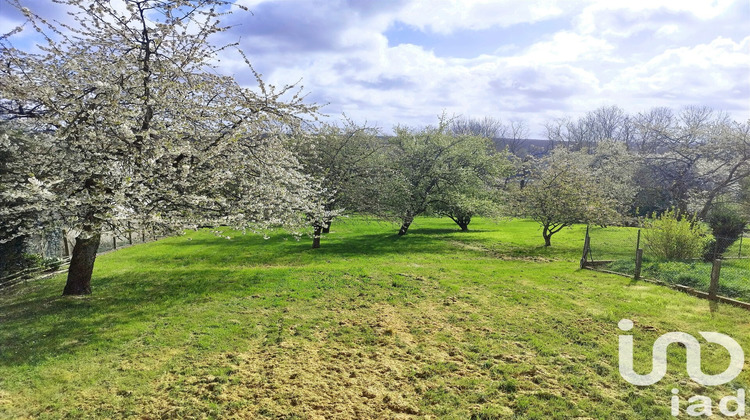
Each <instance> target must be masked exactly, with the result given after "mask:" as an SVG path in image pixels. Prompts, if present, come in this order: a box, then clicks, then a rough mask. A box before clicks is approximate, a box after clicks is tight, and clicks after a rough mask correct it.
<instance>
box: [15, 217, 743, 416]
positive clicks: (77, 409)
mask: <svg viewBox="0 0 750 420" xmlns="http://www.w3.org/2000/svg"><path fill="white" fill-rule="evenodd" d="M470 229H472V230H471V231H470V232H465V233H464V232H460V231H458V230H457V226H456V225H455V224H453V222H451V221H450V220H447V219H445V220H442V219H430V218H419V219H417V220H416V221H415V222H414V224H413V226H412V228H411V230H410V231H409V233H408V234H407V235H406V236H404V237H398V236H397V235H396V234H395V233H396V231H397V227H396V226H395V225H392V224H388V223H383V222H374V221H371V222H367V221H363V220H360V219H357V220H337V221H336V222H335V223H334V225H333V227H332V232H331V233H330V234H329V235H327V236H326V237H325V238H324V239H323V248H321V249H318V250H312V249H310V241H309V240H303V241H299V242H298V241H295V240H294V239H293V238H289V237H287V236H285V235H283V234H281V233H278V232H277V233H276V234H273V235H271V238H270V239H267V240H264V239H263V238H262V237H259V236H242V235H232V234H230V236H232V239H231V240H226V239H222V238H218V237H215V236H214V235H212V234H211V233H210V232H207V231H199V232H190V233H188V234H187V235H185V236H182V237H174V238H167V239H163V240H160V241H158V242H154V243H149V244H144V245H138V246H134V247H131V248H127V249H122V250H120V251H117V252H115V253H111V254H107V255H104V256H101V257H100V258H99V259H98V260H97V263H96V269H95V271H94V279H93V288H94V293H93V294H92V295H91V296H87V297H80V298H73V297H61V296H60V292H61V290H62V287H63V285H64V281H65V278H64V276H57V277H54V278H51V279H47V280H41V281H35V282H30V283H28V284H23V285H19V286H16V287H13V288H12V289H11V290H8V291H4V292H2V293H0V418H76V419H78V418H121V417H134V418H204V417H205V418H253V419H256V418H257V419H318V418H320V419H323V418H330V419H353V418H433V419H435V418H447V419H468V418H474V419H496V418H498V419H500V418H537V419H555V418H559V419H570V418H596V419H658V418H671V417H670V414H669V401H670V397H671V396H672V394H671V392H670V391H671V389H672V388H679V389H680V392H681V393H680V395H681V397H682V407H683V411H684V408H685V406H686V400H687V398H689V397H690V396H692V395H695V394H702V395H708V396H710V397H712V398H713V399H714V401H715V404H717V403H718V399H719V398H720V397H722V396H725V395H729V394H732V393H733V392H734V390H735V389H736V388H740V387H741V388H747V385H748V384H750V373H749V372H750V371H748V370H747V369H746V370H745V372H743V373H742V374H741V375H740V376H739V377H738V378H737V379H735V381H733V382H732V383H730V384H728V385H724V386H720V387H709V388H704V387H701V386H699V385H698V384H696V383H694V382H692V381H691V380H690V378H689V377H688V376H687V374H686V373H685V351H684V349H681V348H679V347H678V346H671V347H673V348H671V350H670V357H669V360H670V366H669V371H668V374H667V376H666V377H665V378H664V379H663V380H662V381H661V382H659V383H658V384H656V385H654V386H650V387H637V386H633V385H630V384H628V383H626V382H625V381H624V380H623V379H622V378H621V377H620V375H619V373H618V353H617V345H618V334H619V333H620V331H619V330H618V329H617V322H618V321H619V320H620V319H622V318H629V319H632V320H634V321H635V323H636V327H635V329H634V330H633V331H631V334H633V335H634V336H635V341H636V367H637V368H638V370H639V372H645V371H647V370H650V367H651V364H650V357H651V351H650V348H651V345H652V344H653V342H654V340H655V339H656V337H658V336H659V335H661V334H663V333H665V332H669V331H683V332H686V333H689V334H693V335H695V336H697V335H698V332H699V331H719V332H723V333H725V334H729V335H731V336H732V337H733V338H735V339H736V340H737V341H738V342H739V343H740V344H741V345H742V346H743V347H744V348H745V349H746V351H747V350H750V313H749V312H747V311H744V310H741V309H737V308H733V307H729V306H724V305H719V306H715V307H713V308H712V307H711V306H710V305H709V303H708V302H707V301H704V300H699V299H696V298H693V297H690V296H688V295H685V294H681V293H679V292H675V291H672V290H670V289H667V288H665V287H660V286H655V285H650V284H643V283H633V282H631V281H630V280H628V279H626V278H622V277H617V276H611V275H605V274H601V273H595V272H591V271H585V270H584V271H579V270H577V268H578V260H579V258H580V250H581V246H582V243H583V234H584V228H583V227H580V226H577V227H575V228H573V229H565V230H563V231H562V232H560V233H559V234H557V235H555V236H554V237H553V238H552V243H553V246H552V247H551V248H545V247H543V246H542V245H543V240H542V237H541V233H540V230H539V227H538V225H537V224H535V223H533V222H529V221H502V222H498V223H495V222H491V221H487V220H476V221H474V222H472V224H471V225H470ZM633 232H634V231H633V230H632V229H624V228H621V229H613V228H608V229H606V230H602V231H601V232H599V233H598V234H599V235H605V236H606V237H607V241H608V243H609V244H618V243H621V244H622V250H621V251H620V250H617V248H618V246H613V247H612V248H613V249H614V250H613V251H610V252H611V253H612V254H615V255H614V256H615V257H616V256H617V254H622V255H623V256H624V255H626V254H628V253H630V252H631V250H630V245H627V244H629V241H630V236H632V234H633ZM726 356H727V354H726V352H725V351H723V350H721V348H715V347H713V346H709V345H705V346H704V348H703V359H702V360H703V368H704V371H706V372H707V373H718V372H720V371H723V370H724V369H725V368H726V366H727V364H728V360H727V359H728V358H727V357H726Z"/></svg>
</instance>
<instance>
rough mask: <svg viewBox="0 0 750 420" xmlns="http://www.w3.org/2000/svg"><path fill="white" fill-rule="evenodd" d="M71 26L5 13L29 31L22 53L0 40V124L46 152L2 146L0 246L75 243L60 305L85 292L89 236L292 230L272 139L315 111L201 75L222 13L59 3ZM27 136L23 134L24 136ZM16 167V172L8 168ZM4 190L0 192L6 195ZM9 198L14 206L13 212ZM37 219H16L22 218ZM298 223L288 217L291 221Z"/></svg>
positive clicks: (304, 197) (289, 162)
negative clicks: (63, 239)
mask: <svg viewBox="0 0 750 420" xmlns="http://www.w3.org/2000/svg"><path fill="white" fill-rule="evenodd" d="M60 3H63V4H64V5H66V6H67V7H68V8H69V9H71V10H73V11H72V12H71V16H72V19H73V22H74V23H70V24H66V23H61V22H51V21H48V20H45V19H44V18H43V17H42V16H40V15H38V14H36V13H34V12H33V11H31V10H29V9H28V8H25V7H23V5H22V4H21V2H20V0H12V1H11V2H10V4H12V5H13V6H15V7H16V8H17V9H18V10H20V11H21V12H22V13H23V15H24V16H25V17H26V19H27V22H26V24H25V26H27V27H31V28H33V29H35V30H36V31H37V35H36V36H37V37H38V39H39V40H41V41H40V42H39V45H38V46H37V48H36V49H35V50H33V51H24V50H22V49H20V48H17V47H15V46H14V39H15V37H16V36H17V35H18V33H19V32H21V28H17V29H16V30H14V31H12V33H10V34H6V35H5V36H3V37H2V38H0V54H1V56H0V59H1V61H2V70H0V112H2V118H3V121H6V122H7V121H9V120H13V121H14V125H15V126H16V127H22V128H23V129H24V130H27V131H29V132H33V133H36V134H40V133H41V134H44V135H45V136H46V140H45V141H44V142H42V143H37V145H36V147H35V148H28V147H23V145H22V144H19V142H14V141H13V138H12V137H8V136H5V137H4V139H3V142H4V144H3V147H6V148H8V149H9V150H13V155H14V156H25V158H24V159H22V161H23V162H24V164H23V167H22V168H20V169H19V170H22V171H24V172H25V173H24V176H21V177H19V176H17V174H18V173H17V172H16V175H15V176H12V177H6V178H5V180H4V181H2V182H6V187H5V188H3V189H0V191H2V194H5V195H6V197H5V200H4V201H5V202H23V203H24V205H23V206H10V207H9V208H5V209H3V210H2V212H4V213H5V214H4V218H5V219H6V220H11V219H13V217H12V216H13V215H14V214H15V215H17V216H18V217H17V219H13V220H15V222H14V226H13V227H12V229H11V228H10V227H9V229H5V228H4V227H3V232H0V234H2V236H0V240H8V239H10V238H11V237H12V236H14V235H20V234H24V233H28V232H29V230H32V229H35V228H37V226H38V225H39V223H42V224H45V225H48V226H49V225H60V226H65V227H66V228H68V229H70V230H73V231H75V232H77V233H78V234H77V238H76V241H75V246H74V249H73V253H72V259H71V264H70V269H69V272H68V278H67V284H66V285H65V289H64V292H63V293H64V294H74V295H75V294H88V293H90V292H91V275H92V271H93V266H94V260H95V258H96V250H97V248H98V245H99V241H100V236H101V232H102V231H103V230H112V231H118V230H123V229H124V228H125V226H127V224H128V223H137V224H139V225H141V226H159V227H162V228H171V229H174V228H185V227H195V226H200V225H202V224H218V223H223V224H228V225H231V226H235V227H240V228H251V229H258V228H262V227H264V226H267V225H271V224H272V225H280V224H286V225H290V224H298V223H301V222H302V221H303V220H304V214H305V213H307V212H309V211H312V210H310V209H309V207H310V205H309V204H308V203H309V202H310V200H308V197H309V196H310V195H312V194H314V193H315V191H314V190H315V187H314V185H313V183H312V182H311V181H310V179H309V178H308V177H307V176H305V175H304V174H303V173H302V172H301V171H300V170H299V164H298V163H297V161H296V159H295V158H294V156H292V155H291V154H290V152H289V151H288V150H287V149H286V148H285V147H284V146H283V145H282V143H283V142H282V141H281V139H280V137H281V136H284V135H285V133H288V132H289V126H293V125H295V124H296V123H297V122H298V121H299V120H300V119H301V118H304V117H305V116H306V115H310V114H311V113H314V112H315V109H314V107H311V106H308V105H305V104H304V103H303V98H302V97H301V96H300V95H299V91H298V90H297V89H296V88H295V87H293V86H286V87H283V88H281V89H277V88H274V87H273V86H268V85H266V84H264V83H263V82H262V81H261V80H260V77H259V75H258V74H257V73H255V72H254V70H253V69H252V67H251V66H250V64H249V61H248V60H247V58H245V56H244V55H243V54H242V53H241V51H239V50H237V52H238V54H239V56H240V57H243V58H244V60H245V62H246V63H247V72H249V73H251V74H253V75H255V77H256V79H257V80H258V88H257V89H248V88H245V87H242V86H240V85H239V84H238V82H237V81H236V80H235V79H234V78H233V77H231V76H225V75H221V74H220V73H219V71H218V70H217V69H216V68H215V67H214V63H215V60H216V58H217V55H218V54H219V53H221V52H222V51H225V50H228V49H231V48H234V46H232V45H229V46H216V45H214V44H212V43H211V42H209V40H210V39H211V37H212V35H215V34H216V33H219V32H222V31H224V30H226V29H227V28H226V27H224V26H221V24H220V22H219V20H220V19H221V18H222V17H223V16H224V15H226V14H228V13H230V12H231V11H232V7H234V6H233V5H232V4H231V2H227V1H222V0H162V1H156V0H124V1H121V2H117V3H116V2H110V1H104V0H96V1H83V0H63V1H61V2H60ZM36 134H35V135H36ZM18 166H19V165H16V167H18ZM7 183H11V185H8V184H7ZM13 196H19V197H23V200H15V201H14V199H13ZM30 207H32V208H34V209H35V210H36V212H35V213H34V214H35V215H36V216H35V217H36V218H37V219H38V220H35V221H29V220H25V219H24V217H23V215H24V214H27V213H28V210H29V208H30ZM300 215H302V216H300Z"/></svg>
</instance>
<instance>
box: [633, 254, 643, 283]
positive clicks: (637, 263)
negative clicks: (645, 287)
mask: <svg viewBox="0 0 750 420" xmlns="http://www.w3.org/2000/svg"><path fill="white" fill-rule="evenodd" d="M641 263H643V249H641V248H638V249H636V250H635V274H634V275H633V278H634V279H635V280H639V279H640V278H641Z"/></svg>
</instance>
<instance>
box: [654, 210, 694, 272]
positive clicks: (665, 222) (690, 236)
mask: <svg viewBox="0 0 750 420" xmlns="http://www.w3.org/2000/svg"><path fill="white" fill-rule="evenodd" d="M645 227H646V229H645V231H644V233H643V236H644V238H645V239H646V245H647V247H648V250H649V253H650V254H651V255H652V256H654V257H656V258H659V259H664V260H669V261H673V260H687V259H690V258H696V257H698V256H700V255H701V253H702V251H703V249H704V244H705V243H706V241H707V240H708V239H709V236H708V235H709V232H708V230H707V229H706V228H705V226H704V225H702V224H701V223H699V222H698V221H697V220H696V219H695V218H690V217H685V216H682V215H680V214H679V212H678V211H676V210H674V209H671V210H668V211H666V212H664V213H662V215H661V216H656V215H655V214H653V215H652V216H651V218H650V219H646V221H645Z"/></svg>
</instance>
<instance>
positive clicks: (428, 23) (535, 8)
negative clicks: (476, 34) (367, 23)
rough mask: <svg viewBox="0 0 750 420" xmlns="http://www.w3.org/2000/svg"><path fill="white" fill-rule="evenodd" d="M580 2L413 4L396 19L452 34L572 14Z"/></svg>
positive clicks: (425, 0) (426, 0)
mask: <svg viewBox="0 0 750 420" xmlns="http://www.w3.org/2000/svg"><path fill="white" fill-rule="evenodd" d="M578 3H580V1H565V2H559V1H555V0H527V1H524V2H518V1H515V0H501V1H497V0H468V1H458V0H414V1H411V2H409V3H408V4H407V5H406V6H405V7H404V8H403V9H401V10H400V11H399V12H398V13H397V14H396V19H397V20H399V21H401V22H403V23H406V24H408V25H412V26H415V27H417V28H419V29H421V30H425V31H431V32H435V33H440V34H450V33H452V32H454V31H456V30H459V29H471V30H478V29H487V28H490V27H492V26H503V27H507V26H511V25H514V24H518V23H532V22H539V21H542V20H545V19H550V18H554V17H558V16H561V15H563V14H565V13H566V12H569V11H570V10H573V9H574V8H575V7H576V5H577V4H578Z"/></svg>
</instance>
